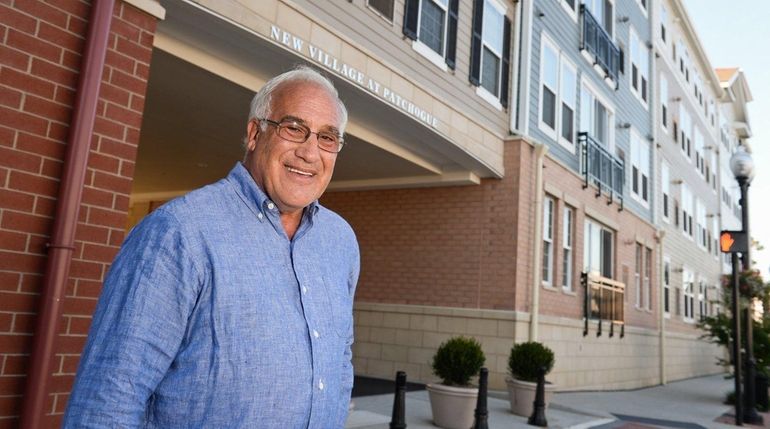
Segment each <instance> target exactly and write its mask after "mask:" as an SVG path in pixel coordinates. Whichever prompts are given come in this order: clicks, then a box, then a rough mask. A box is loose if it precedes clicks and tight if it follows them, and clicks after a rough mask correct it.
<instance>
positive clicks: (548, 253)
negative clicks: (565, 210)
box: [543, 196, 556, 286]
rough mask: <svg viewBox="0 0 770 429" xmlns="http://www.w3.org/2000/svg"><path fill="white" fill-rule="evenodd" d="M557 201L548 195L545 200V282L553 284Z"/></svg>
mask: <svg viewBox="0 0 770 429" xmlns="http://www.w3.org/2000/svg"><path fill="white" fill-rule="evenodd" d="M555 210H556V201H555V200H554V199H553V198H551V197H549V196H546V197H545V200H544V201H543V284H546V285H549V286H550V285H552V284H553V236H554V221H555V219H554V214H555Z"/></svg>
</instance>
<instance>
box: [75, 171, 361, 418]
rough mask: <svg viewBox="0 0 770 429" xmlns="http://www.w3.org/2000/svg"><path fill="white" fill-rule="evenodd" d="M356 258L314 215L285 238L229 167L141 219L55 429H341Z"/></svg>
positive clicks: (340, 232) (349, 239)
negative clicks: (60, 426) (60, 427)
mask: <svg viewBox="0 0 770 429" xmlns="http://www.w3.org/2000/svg"><path fill="white" fill-rule="evenodd" d="M358 273H359V250H358V244H357V243H356V239H355V236H354V234H353V231H352V229H351V228H350V226H349V225H348V224H347V223H346V222H345V221H344V220H343V219H342V218H341V217H339V216H338V215H336V214H335V213H333V212H331V211H329V210H328V209H326V208H324V207H322V206H321V205H319V204H318V203H317V202H314V203H313V204H311V205H310V206H309V207H307V208H306V209H305V211H304V214H303V217H302V221H301V224H300V226H299V229H298V230H297V232H296V234H295V235H294V238H293V239H292V240H289V239H288V238H287V236H286V233H285V232H284V229H283V226H282V224H281V220H280V217H279V212H278V208H277V207H276V206H275V204H273V203H272V202H271V201H270V200H269V199H268V198H267V196H266V195H265V194H264V193H263V192H262V191H261V190H260V189H259V187H257V185H256V183H255V182H254V180H253V179H252V177H251V175H250V174H249V172H248V171H247V170H246V169H245V168H244V167H243V165H241V164H240V163H238V164H237V165H236V166H235V168H233V170H232V171H231V172H230V173H229V174H228V176H227V177H226V178H224V179H222V180H220V181H218V182H216V183H214V184H212V185H209V186H206V187H204V188H201V189H199V190H196V191H194V192H191V193H190V194H187V195H186V196H184V197H181V198H178V199H175V200H173V201H171V202H169V203H168V204H166V205H164V206H162V207H160V208H158V209H157V210H156V211H154V212H153V213H152V214H150V215H149V216H147V217H146V218H145V219H144V220H143V221H142V222H141V223H140V224H139V225H137V227H136V228H134V229H133V230H132V231H131V232H130V233H129V235H128V237H127V238H126V241H125V243H124V244H123V247H122V248H121V250H120V252H119V254H118V256H117V258H116V259H115V262H114V263H113V265H112V268H111V269H110V272H109V274H108V276H107V278H106V280H105V282H104V288H103V290H102V294H101V297H100V298H99V303H98V305H97V308H96V312H95V314H94V317H93V322H92V325H91V330H90V333H89V336H88V342H87V344H86V347H85V350H84V352H83V355H82V358H81V361H80V366H79V369H78V374H77V378H76V381H75V385H74V387H73V389H72V394H71V396H70V399H69V404H68V406H67V413H66V416H65V419H64V427H66V428H87V427H148V428H156V427H157V428H203V427H205V428H233V427H248V428H281V429H286V428H318V429H329V428H342V427H343V426H344V424H345V419H346V417H347V414H348V404H349V401H350V392H351V388H352V385H353V367H352V364H351V348H350V347H351V344H352V342H353V323H352V304H353V293H354V291H355V286H356V282H357V280H358Z"/></svg>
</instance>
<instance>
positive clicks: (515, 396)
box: [505, 377, 556, 417]
mask: <svg viewBox="0 0 770 429" xmlns="http://www.w3.org/2000/svg"><path fill="white" fill-rule="evenodd" d="M505 382H506V384H507V385H508V400H509V401H510V402H511V412H512V413H513V414H516V415H519V416H524V417H529V416H531V415H532V410H533V408H534V406H533V404H534V402H535V394H536V393H537V383H530V382H528V381H521V380H516V379H515V378H510V377H509V378H506V379H505ZM555 391H556V385H555V384H551V383H548V382H546V383H545V408H546V409H548V403H549V402H551V397H552V396H553V392H555Z"/></svg>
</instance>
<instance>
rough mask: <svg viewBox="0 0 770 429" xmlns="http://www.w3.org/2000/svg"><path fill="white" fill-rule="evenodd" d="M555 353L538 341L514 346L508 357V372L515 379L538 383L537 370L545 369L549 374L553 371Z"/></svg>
mask: <svg viewBox="0 0 770 429" xmlns="http://www.w3.org/2000/svg"><path fill="white" fill-rule="evenodd" d="M553 362H554V357H553V351H551V349H549V348H548V347H546V346H544V345H542V344H540V343H538V342H537V341H529V342H526V343H519V344H514V345H513V348H511V354H510V356H509V357H508V371H509V372H510V373H511V375H512V376H513V378H515V379H517V380H521V381H529V382H533V383H534V382H537V370H538V368H540V367H545V373H546V374H548V373H549V372H551V369H553Z"/></svg>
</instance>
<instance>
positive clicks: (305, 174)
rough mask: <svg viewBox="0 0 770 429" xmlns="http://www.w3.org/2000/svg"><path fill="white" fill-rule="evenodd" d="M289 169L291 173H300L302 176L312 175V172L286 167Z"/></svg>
mask: <svg viewBox="0 0 770 429" xmlns="http://www.w3.org/2000/svg"><path fill="white" fill-rule="evenodd" d="M286 168H287V169H288V170H289V171H291V172H292V173H297V174H301V175H303V176H312V175H313V173H308V172H307V171H302V170H297V169H296V168H291V167H286Z"/></svg>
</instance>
